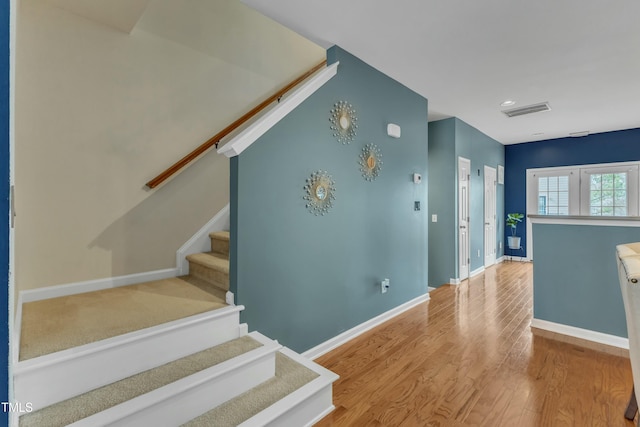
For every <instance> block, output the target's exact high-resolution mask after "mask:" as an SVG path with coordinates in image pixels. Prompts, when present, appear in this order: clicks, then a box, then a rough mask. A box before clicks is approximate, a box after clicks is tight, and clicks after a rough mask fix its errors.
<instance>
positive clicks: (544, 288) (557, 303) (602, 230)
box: [533, 224, 640, 337]
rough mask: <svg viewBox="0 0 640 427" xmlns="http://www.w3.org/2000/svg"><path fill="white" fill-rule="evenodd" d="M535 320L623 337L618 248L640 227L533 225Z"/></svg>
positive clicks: (636, 236)
mask: <svg viewBox="0 0 640 427" xmlns="http://www.w3.org/2000/svg"><path fill="white" fill-rule="evenodd" d="M533 235H534V236H535V238H534V239H533V250H534V252H535V254H536V260H535V262H534V263H533V280H534V284H533V306H534V312H533V314H534V318H536V319H541V320H547V321H550V322H555V323H560V324H563V325H569V326H574V327H577V328H582V329H587V330H592V331H597V332H602V333H605V334H611V335H616V336H620V337H627V328H626V322H625V315H624V305H623V302H622V294H621V292H620V285H619V282H618V270H617V266H616V252H615V248H616V245H619V244H622V243H631V242H638V241H640V228H637V227H611V226H583V225H550V224H533Z"/></svg>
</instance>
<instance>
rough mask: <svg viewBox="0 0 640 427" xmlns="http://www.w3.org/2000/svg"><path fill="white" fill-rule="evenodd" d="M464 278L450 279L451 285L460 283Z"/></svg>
mask: <svg viewBox="0 0 640 427" xmlns="http://www.w3.org/2000/svg"><path fill="white" fill-rule="evenodd" d="M461 281H462V280H460V279H449V284H450V285H459V284H460V282H461Z"/></svg>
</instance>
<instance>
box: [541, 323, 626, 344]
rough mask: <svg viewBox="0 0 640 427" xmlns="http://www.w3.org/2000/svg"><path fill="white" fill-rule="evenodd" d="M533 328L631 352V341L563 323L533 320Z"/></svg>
mask: <svg viewBox="0 0 640 427" xmlns="http://www.w3.org/2000/svg"><path fill="white" fill-rule="evenodd" d="M531 327H532V328H537V329H542V330H544V331H549V332H553V333H556V334H560V335H566V336H569V337H573V338H578V339H581V340H585V341H591V342H594V343H597V344H604V345H607V346H610V347H617V348H621V349H624V350H629V339H628V338H623V337H619V336H616V335H610V334H604V333H602V332H596V331H592V330H589V329H582V328H576V327H575V326H569V325H563V324H561V323H555V322H549V321H548V320H541V319H532V320H531Z"/></svg>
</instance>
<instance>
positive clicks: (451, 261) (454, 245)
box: [429, 120, 458, 288]
mask: <svg viewBox="0 0 640 427" xmlns="http://www.w3.org/2000/svg"><path fill="white" fill-rule="evenodd" d="M455 137H456V132H455V121H454V120H438V121H436V122H432V123H429V221H431V215H438V222H429V286H431V287H434V288H435V287H438V286H440V285H442V284H444V283H449V279H451V278H455V277H456V269H457V265H458V239H456V236H455V230H456V227H457V224H456V212H457V198H456V192H457V187H456V186H457V181H456V165H457V160H456V155H455V154H456V151H455V149H456V141H455Z"/></svg>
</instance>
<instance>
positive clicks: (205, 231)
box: [176, 203, 231, 276]
mask: <svg viewBox="0 0 640 427" xmlns="http://www.w3.org/2000/svg"><path fill="white" fill-rule="evenodd" d="M229 228H231V226H230V205H229V203H227V205H226V206H225V207H224V208H222V209H220V211H219V212H218V213H217V214H215V216H214V217H213V218H211V219H210V220H209V221H208V222H207V223H206V224H205V225H204V226H203V227H202V228H201V229H200V230H198V231H197V232H196V234H194V235H193V236H192V237H191V238H190V239H189V240H187V242H186V243H185V244H184V245H182V247H181V248H180V249H178V251H177V252H176V266H177V269H178V276H182V275H184V274H189V261H187V255H191V254H197V253H200V252H209V251H210V250H211V240H210V238H209V233H212V232H214V231H222V230H228V229H229Z"/></svg>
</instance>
